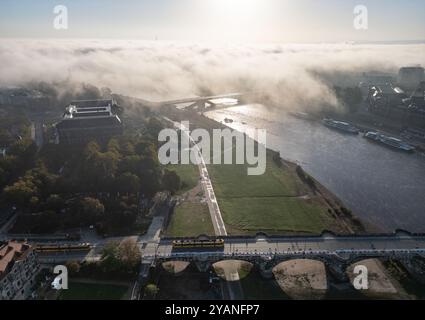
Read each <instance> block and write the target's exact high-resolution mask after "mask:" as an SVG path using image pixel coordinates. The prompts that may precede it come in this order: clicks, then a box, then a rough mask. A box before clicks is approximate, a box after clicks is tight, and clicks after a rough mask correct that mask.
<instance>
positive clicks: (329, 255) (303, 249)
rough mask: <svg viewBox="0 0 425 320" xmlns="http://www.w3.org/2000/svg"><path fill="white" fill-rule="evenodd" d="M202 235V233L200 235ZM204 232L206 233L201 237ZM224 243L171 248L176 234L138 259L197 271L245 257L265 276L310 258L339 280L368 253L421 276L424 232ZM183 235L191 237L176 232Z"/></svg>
mask: <svg viewBox="0 0 425 320" xmlns="http://www.w3.org/2000/svg"><path fill="white" fill-rule="evenodd" d="M201 238H202V237H201ZM203 238H205V239H206V238H207V237H203ZM222 238H224V239H225V245H224V248H223V247H222V248H208V249H207V248H205V249H202V248H201V249H199V248H178V249H176V248H173V245H172V242H173V240H175V238H174V239H173V238H162V239H161V240H160V241H159V243H158V244H157V246H156V248H154V247H151V248H150V250H147V251H145V252H144V253H143V257H142V261H146V262H149V263H152V265H155V264H158V263H163V262H166V261H188V262H193V263H195V264H196V266H197V267H198V268H199V270H201V271H207V270H208V269H209V268H210V267H211V265H212V264H214V263H215V262H218V261H221V260H244V261H248V262H251V263H253V264H254V265H256V266H257V267H259V269H260V272H261V274H262V275H263V276H265V277H271V276H272V270H273V268H274V267H275V266H276V265H278V264H279V263H281V262H284V261H288V260H292V259H312V260H319V261H321V262H323V263H324V264H325V265H326V267H327V268H328V270H329V271H330V272H331V273H332V274H333V275H334V276H335V277H336V278H337V279H340V280H345V279H346V272H345V271H346V268H347V267H348V266H349V265H351V264H353V263H356V262H359V261H361V260H365V259H370V258H382V259H389V258H391V259H395V260H398V261H400V262H402V263H403V264H404V265H405V266H406V267H407V268H408V269H409V270H414V271H415V273H419V275H421V276H425V234H412V233H409V232H406V231H402V230H398V231H396V232H395V233H393V234H376V235H349V236H337V235H334V234H333V233H330V232H324V233H322V235H320V236H304V237H303V236H292V237H282V236H267V235H265V234H257V236H255V237H222ZM180 239H186V240H196V239H198V238H196V239H189V238H180Z"/></svg>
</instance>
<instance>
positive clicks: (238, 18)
mask: <svg viewBox="0 0 425 320" xmlns="http://www.w3.org/2000/svg"><path fill="white" fill-rule="evenodd" d="M269 3H270V2H269V1H265V0H209V2H208V4H209V6H208V15H209V17H210V21H209V23H210V24H211V27H212V28H213V29H214V31H216V32H217V31H218V32H220V35H221V36H222V37H223V38H226V37H227V38H232V39H241V40H242V39H244V38H249V37H251V36H252V35H253V34H254V33H256V32H258V31H259V30H260V29H262V26H264V25H266V24H267V22H268V21H267V19H268V11H269V10H268V9H269V8H270V6H269V5H268V4H269Z"/></svg>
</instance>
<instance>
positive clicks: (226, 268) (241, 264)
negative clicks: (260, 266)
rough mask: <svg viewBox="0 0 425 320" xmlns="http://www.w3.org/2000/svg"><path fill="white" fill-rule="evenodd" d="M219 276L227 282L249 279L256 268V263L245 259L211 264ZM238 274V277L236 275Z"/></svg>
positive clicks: (219, 261)
mask: <svg viewBox="0 0 425 320" xmlns="http://www.w3.org/2000/svg"><path fill="white" fill-rule="evenodd" d="M211 267H212V269H213V270H214V271H215V273H216V274H217V276H219V277H220V278H222V279H224V280H227V281H236V280H241V279H243V278H245V277H247V276H248V275H249V274H250V273H251V272H252V270H253V268H254V263H253V262H251V261H249V260H243V259H237V258H236V259H223V260H218V261H215V262H214V263H212V264H211ZM236 273H237V275H236Z"/></svg>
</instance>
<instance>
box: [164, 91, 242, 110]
mask: <svg viewBox="0 0 425 320" xmlns="http://www.w3.org/2000/svg"><path fill="white" fill-rule="evenodd" d="M243 96H244V94H243V93H229V94H222V95H214V96H206V97H192V98H183V99H177V100H168V101H161V102H159V105H160V106H178V105H182V104H186V105H185V106H183V107H181V109H186V110H196V111H200V112H202V111H205V110H207V109H209V108H213V107H215V106H216V105H217V102H216V101H217V100H219V99H237V100H239V99H240V98H242V97H243Z"/></svg>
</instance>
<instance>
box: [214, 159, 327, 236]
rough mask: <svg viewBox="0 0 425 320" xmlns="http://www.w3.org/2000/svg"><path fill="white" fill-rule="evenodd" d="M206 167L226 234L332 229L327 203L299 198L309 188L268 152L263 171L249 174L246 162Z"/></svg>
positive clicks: (291, 169) (291, 170)
mask: <svg viewBox="0 0 425 320" xmlns="http://www.w3.org/2000/svg"><path fill="white" fill-rule="evenodd" d="M208 171H209V173H210V177H211V179H212V182H213V186H214V191H215V194H216V197H217V200H218V203H219V206H220V210H221V213H222V217H223V220H224V222H225V224H226V229H227V232H228V233H229V234H235V235H237V234H253V233H256V232H258V231H263V232H267V233H303V234H304V233H307V234H311V233H313V234H319V233H320V232H321V231H322V230H324V229H332V225H333V221H332V219H331V217H330V216H329V214H328V212H327V207H326V206H324V205H323V204H321V203H320V202H318V201H312V200H306V199H303V198H299V196H303V195H305V194H307V193H308V192H309V189H308V188H307V187H306V186H305V185H304V184H303V183H302V182H301V180H300V179H299V178H298V176H297V174H296V173H295V170H294V168H288V167H286V166H282V167H279V166H278V165H277V164H276V163H275V162H274V161H273V160H272V156H271V154H270V153H268V154H267V167H266V172H265V173H264V174H263V175H259V176H248V174H247V166H246V165H209V166H208Z"/></svg>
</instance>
